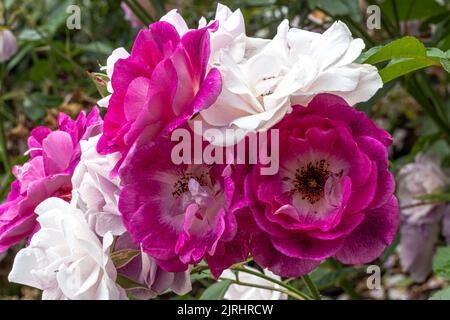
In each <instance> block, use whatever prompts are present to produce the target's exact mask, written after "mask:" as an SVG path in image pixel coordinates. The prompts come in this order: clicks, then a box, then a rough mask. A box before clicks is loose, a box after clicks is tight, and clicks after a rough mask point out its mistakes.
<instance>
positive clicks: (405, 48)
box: [364, 36, 427, 64]
mask: <svg viewBox="0 0 450 320" xmlns="http://www.w3.org/2000/svg"><path fill="white" fill-rule="evenodd" d="M424 57H427V49H426V48H425V46H424V45H423V43H422V42H420V41H419V40H417V39H416V38H414V37H409V36H408V37H403V38H401V39H398V40H395V41H392V42H390V43H388V44H387V45H385V46H384V47H382V48H381V49H380V50H378V51H376V52H375V53H374V54H373V55H371V56H370V57H369V58H368V59H367V60H365V61H364V63H369V64H377V63H380V62H383V61H388V60H391V59H404V58H424Z"/></svg>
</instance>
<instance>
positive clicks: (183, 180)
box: [172, 170, 209, 199]
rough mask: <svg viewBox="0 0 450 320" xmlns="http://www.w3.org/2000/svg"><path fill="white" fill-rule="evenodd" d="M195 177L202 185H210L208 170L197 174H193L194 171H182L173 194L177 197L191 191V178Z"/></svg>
mask: <svg viewBox="0 0 450 320" xmlns="http://www.w3.org/2000/svg"><path fill="white" fill-rule="evenodd" d="M191 179H194V180H196V181H197V182H198V184H199V185H201V186H202V187H204V186H207V185H208V179H209V175H208V173H207V172H206V171H203V170H202V171H201V172H199V173H197V174H193V173H192V172H186V171H181V172H180V173H179V178H178V181H177V182H175V183H174V185H173V192H172V196H173V197H174V198H175V199H176V198H178V197H179V196H181V195H182V194H183V193H185V192H188V191H189V180H191Z"/></svg>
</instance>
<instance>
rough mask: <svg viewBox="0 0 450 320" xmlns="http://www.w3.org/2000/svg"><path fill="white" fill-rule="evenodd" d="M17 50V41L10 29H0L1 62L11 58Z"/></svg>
mask: <svg viewBox="0 0 450 320" xmlns="http://www.w3.org/2000/svg"><path fill="white" fill-rule="evenodd" d="M16 52H17V41H16V38H15V37H14V34H13V33H12V32H11V31H10V30H8V29H0V63H2V62H5V61H7V60H9V59H10V58H11V57H12V56H13V55H15V54H16Z"/></svg>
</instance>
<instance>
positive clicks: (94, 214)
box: [72, 135, 125, 236]
mask: <svg viewBox="0 0 450 320" xmlns="http://www.w3.org/2000/svg"><path fill="white" fill-rule="evenodd" d="M99 139H100V135H98V136H95V137H92V138H90V139H88V140H87V141H80V147H81V158H80V162H79V164H78V165H77V167H76V168H75V171H74V173H73V177H72V186H73V193H72V195H73V197H72V202H73V203H74V205H75V206H76V207H78V208H79V209H81V211H83V212H84V214H85V217H86V220H87V221H88V223H89V225H90V227H91V228H92V229H93V230H95V232H96V233H97V234H98V235H99V236H104V235H105V234H106V233H107V232H111V233H112V234H113V235H121V234H122V233H124V232H125V227H124V225H123V223H122V218H121V215H120V212H119V209H118V201H119V191H120V190H119V185H120V180H119V178H118V177H116V178H111V177H110V172H111V170H112V169H113V168H114V166H115V165H116V163H117V161H118V160H119V157H120V156H119V154H117V153H115V154H110V155H106V156H103V155H100V154H98V153H97V150H96V146H97V142H98V140H99Z"/></svg>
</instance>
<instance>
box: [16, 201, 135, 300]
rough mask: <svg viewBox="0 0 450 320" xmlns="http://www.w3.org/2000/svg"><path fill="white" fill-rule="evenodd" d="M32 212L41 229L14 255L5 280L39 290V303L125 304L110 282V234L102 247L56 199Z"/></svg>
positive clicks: (112, 275)
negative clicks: (62, 301)
mask: <svg viewBox="0 0 450 320" xmlns="http://www.w3.org/2000/svg"><path fill="white" fill-rule="evenodd" d="M35 212H36V213H37V215H38V218H37V220H38V222H39V224H40V227H41V229H40V230H39V231H38V232H37V233H36V234H35V235H34V236H33V238H32V239H31V242H30V245H29V246H28V247H26V248H25V249H22V250H21V251H19V253H18V254H17V256H16V258H15V260H14V265H13V268H12V271H11V273H10V274H9V277H8V279H9V281H11V282H16V283H20V284H24V285H28V286H32V287H35V288H38V289H41V290H43V294H42V298H43V299H51V300H54V299H55V300H66V299H69V300H117V299H126V295H125V291H124V290H123V289H122V288H120V287H119V286H117V285H116V283H115V280H116V276H117V272H116V269H115V267H114V265H113V263H112V261H111V259H110V257H109V250H110V246H111V244H112V242H113V237H112V235H111V234H110V233H107V234H106V235H105V237H104V238H103V245H102V243H101V242H100V240H99V238H98V237H97V236H96V235H95V234H94V232H92V230H91V229H90V228H89V225H88V224H87V222H86V220H85V219H84V215H83V213H82V212H81V211H80V210H78V209H76V208H74V207H72V206H71V205H70V204H69V203H67V202H65V201H64V200H61V199H59V198H49V199H47V200H45V201H44V202H42V203H41V204H40V205H39V206H38V207H37V208H36V210H35Z"/></svg>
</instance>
